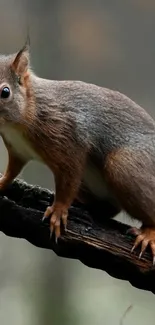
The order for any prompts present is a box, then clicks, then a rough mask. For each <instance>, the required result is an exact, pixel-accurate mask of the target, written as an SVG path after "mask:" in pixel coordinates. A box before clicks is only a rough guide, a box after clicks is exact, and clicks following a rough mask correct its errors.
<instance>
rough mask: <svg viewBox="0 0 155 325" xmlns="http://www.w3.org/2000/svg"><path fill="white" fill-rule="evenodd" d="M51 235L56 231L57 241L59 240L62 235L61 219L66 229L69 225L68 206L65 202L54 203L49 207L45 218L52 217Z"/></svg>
mask: <svg viewBox="0 0 155 325" xmlns="http://www.w3.org/2000/svg"><path fill="white" fill-rule="evenodd" d="M50 215H51V218H50V237H51V236H52V234H53V232H54V233H55V241H56V242H57V240H58V238H59V237H60V235H61V231H60V226H61V221H62V223H63V226H64V229H65V230H66V226H67V217H68V208H66V207H65V206H64V205H63V204H60V203H59V204H58V203H54V204H53V205H52V206H49V207H47V209H46V211H45V213H44V217H43V220H45V219H46V218H48V217H50Z"/></svg>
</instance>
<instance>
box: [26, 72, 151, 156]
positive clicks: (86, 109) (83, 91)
mask: <svg viewBox="0 0 155 325" xmlns="http://www.w3.org/2000/svg"><path fill="white" fill-rule="evenodd" d="M32 84H34V89H36V97H37V99H38V102H39V106H40V107H41V112H40V114H42V118H45V119H46V117H47V119H48V118H50V119H52V114H50V112H51V110H53V111H54V114H53V118H55V114H59V115H60V116H62V119H63V118H64V117H66V116H67V118H68V119H69V120H70V121H71V122H72V123H73V124H74V133H75V137H76V136H77V137H78V138H80V141H83V142H84V143H85V142H87V143H90V145H92V146H93V147H94V148H98V151H100V152H106V151H110V150H112V149H113V148H118V147H119V146H122V145H123V146H126V145H128V146H129V145H132V146H133V145H134V146H135V148H136V147H141V149H142V148H147V146H148V144H149V142H151V145H152V144H153V145H154V147H155V122H154V120H153V118H152V117H151V116H150V115H149V114H148V113H147V112H146V111H145V110H144V109H143V108H142V107H140V106H139V105H137V104H136V103H135V102H134V101H133V100H131V99H130V98H128V97H127V96H125V95H124V94H122V93H120V92H118V91H114V90H111V89H107V88H103V87H99V86H97V85H94V84H89V83H86V82H82V81H51V80H45V79H41V78H38V77H36V76H34V81H33V83H32ZM44 87H45V88H46V93H45V94H46V96H42V94H43V92H44ZM39 89H40V91H39ZM47 90H48V91H47ZM39 93H40V95H39ZM47 96H48V105H49V107H48V110H47V109H46V105H47ZM47 111H49V116H48V113H47ZM45 115H46V117H45ZM64 121H65V119H64ZM151 147H152V146H151Z"/></svg>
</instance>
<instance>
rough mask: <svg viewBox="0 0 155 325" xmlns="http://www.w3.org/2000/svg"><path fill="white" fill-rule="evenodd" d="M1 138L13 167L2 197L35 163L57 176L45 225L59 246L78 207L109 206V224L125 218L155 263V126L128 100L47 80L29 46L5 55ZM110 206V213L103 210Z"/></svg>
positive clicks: (1, 61)
mask: <svg viewBox="0 0 155 325" xmlns="http://www.w3.org/2000/svg"><path fill="white" fill-rule="evenodd" d="M0 135H1V137H2V139H3V141H4V144H5V146H6V149H7V151H8V165H7V168H6V171H5V173H4V175H3V176H2V177H1V179H0V190H4V189H5V188H6V187H7V186H8V185H9V184H10V183H11V182H12V181H13V180H14V178H16V177H17V176H18V174H19V173H20V172H21V170H22V169H23V167H24V166H25V165H26V164H27V163H28V162H29V161H30V160H32V159H35V160H38V161H41V162H43V163H44V164H46V165H47V166H48V167H49V169H50V170H51V171H52V172H53V174H54V178H55V187H56V193H55V198H54V203H53V204H52V205H51V206H48V207H47V209H46V211H45V213H44V215H43V219H45V218H49V219H50V231H51V233H54V235H55V238H56V240H57V239H58V238H59V237H60V236H61V230H60V229H61V228H60V226H61V223H62V225H63V226H64V229H65V230H66V227H67V216H68V209H69V207H70V206H71V204H72V202H73V201H74V200H76V199H77V200H79V202H82V203H85V204H88V205H89V204H91V203H92V202H93V201H94V202H99V204H100V203H103V204H101V205H102V211H101V212H100V213H103V214H104V215H103V218H104V217H105V218H106V217H108V218H113V217H114V216H116V215H117V214H118V213H119V212H120V211H122V210H124V211H126V212H127V213H128V214H129V216H130V217H131V218H133V219H136V220H139V221H141V222H142V226H141V227H140V228H139V229H138V228H134V227H133V228H132V227H131V233H133V234H134V235H135V236H136V238H135V241H134V242H133V247H132V251H133V250H135V248H136V247H137V246H139V245H140V247H141V251H140V255H139V257H141V256H142V254H143V253H144V251H145V250H146V248H147V246H149V247H150V248H151V251H152V256H153V264H155V121H154V120H153V118H152V117H151V116H150V115H149V114H148V113H147V112H146V111H145V109H143V108H142V107H141V106H139V105H138V104H136V103H135V102H134V101H133V100H131V99H130V98H128V97H127V96H126V95H124V94H122V93H120V92H118V91H116V90H111V89H107V88H103V87H100V86H97V85H94V84H90V83H86V82H84V81H72V80H66V81H64V80H48V79H43V78H40V77H38V76H37V75H36V74H35V73H34V72H33V71H32V69H31V64H30V46H29V44H27V43H26V44H25V45H24V46H23V48H22V49H21V50H20V51H19V52H17V53H15V54H11V55H1V56H0ZM104 206H105V210H104Z"/></svg>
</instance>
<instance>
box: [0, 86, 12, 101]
mask: <svg viewBox="0 0 155 325" xmlns="http://www.w3.org/2000/svg"><path fill="white" fill-rule="evenodd" d="M0 96H1V98H8V97H9V96H10V89H9V88H8V87H4V88H3V89H2V91H1V94H0Z"/></svg>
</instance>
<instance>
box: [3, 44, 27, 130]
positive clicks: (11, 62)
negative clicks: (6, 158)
mask: <svg viewBox="0 0 155 325" xmlns="http://www.w3.org/2000/svg"><path fill="white" fill-rule="evenodd" d="M30 97H31V86H30V67H29V44H28V43H26V44H25V45H24V47H23V48H22V49H21V50H20V51H19V52H18V53H16V54H12V55H8V56H3V55H2V56H0V125H1V124H3V123H5V122H7V121H8V122H20V119H21V117H22V116H23V115H25V110H26V107H27V104H28V100H31V98H30Z"/></svg>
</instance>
